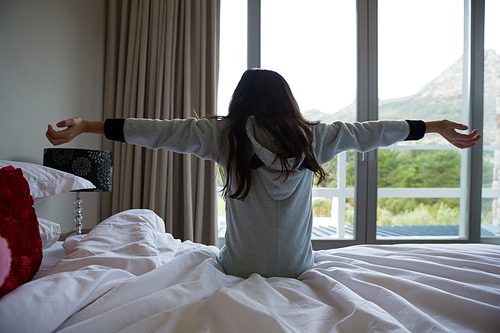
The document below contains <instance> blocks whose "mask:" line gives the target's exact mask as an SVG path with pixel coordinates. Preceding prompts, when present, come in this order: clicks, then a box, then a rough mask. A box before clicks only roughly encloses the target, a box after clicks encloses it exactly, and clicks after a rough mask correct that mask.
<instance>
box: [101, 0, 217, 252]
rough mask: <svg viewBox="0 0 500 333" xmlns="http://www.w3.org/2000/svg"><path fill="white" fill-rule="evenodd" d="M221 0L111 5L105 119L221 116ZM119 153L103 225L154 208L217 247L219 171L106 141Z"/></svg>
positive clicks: (171, 226) (178, 229) (174, 228)
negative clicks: (218, 109)
mask: <svg viewBox="0 0 500 333" xmlns="http://www.w3.org/2000/svg"><path fill="white" fill-rule="evenodd" d="M219 20H220V0H163V1H160V0H123V1H121V0H109V1H108V5H107V38H106V60H105V61H106V63H105V85H104V118H155V119H174V118H187V117H193V116H199V117H204V116H207V115H211V114H215V112H216V98H217V81H218V59H219V54H218V53H219ZM103 149H105V150H110V151H113V153H114V182H113V192H111V193H103V195H102V204H101V207H102V208H101V216H102V217H103V218H105V217H107V216H110V215H111V214H115V213H117V212H119V211H122V210H124V209H130V208H148V209H151V210H153V211H155V212H156V213H157V214H158V215H159V216H160V217H162V218H163V219H164V221H165V223H166V230H167V232H169V233H172V234H173V235H174V237H176V238H180V239H183V240H192V241H194V242H199V243H204V244H212V245H215V244H217V211H216V203H215V202H216V193H215V192H216V190H215V188H216V182H215V179H216V167H215V165H214V163H213V162H210V161H203V160H200V159H198V158H197V157H195V156H192V155H180V154H175V153H172V152H169V151H165V150H149V149H145V148H142V147H138V146H133V145H129V144H124V143H118V142H110V141H108V140H104V142H103Z"/></svg>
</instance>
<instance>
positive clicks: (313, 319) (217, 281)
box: [0, 210, 500, 333]
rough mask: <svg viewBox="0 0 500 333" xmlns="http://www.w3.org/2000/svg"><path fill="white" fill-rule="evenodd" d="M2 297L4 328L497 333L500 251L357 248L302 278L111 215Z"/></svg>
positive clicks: (147, 215)
mask: <svg viewBox="0 0 500 333" xmlns="http://www.w3.org/2000/svg"><path fill="white" fill-rule="evenodd" d="M64 245H65V247H66V248H68V249H69V250H70V251H69V253H68V255H67V256H66V257H65V258H64V259H63V260H61V261H60V262H59V263H58V264H57V265H56V267H54V268H53V269H52V270H51V271H49V272H48V273H47V274H46V275H45V276H43V277H41V278H39V279H37V280H34V281H32V282H29V283H27V284H25V285H23V286H21V287H20V288H18V289H16V290H15V291H13V292H12V293H10V294H8V295H6V296H5V297H3V298H2V299H1V300H0V331H1V332H16V333H17V332H52V331H54V330H58V331H61V332H92V333H96V332H334V331H337V332H373V331H380V332H408V331H409V332H467V331H470V332H498V331H499V328H500V247H499V246H495V245H485V244H450V245H430V244H426V245H387V246H381V245H378V246H375V245H371V246H370V245H364V246H352V247H348V248H342V249H335V250H327V251H319V252H316V253H315V262H316V264H315V266H314V267H313V268H312V269H311V270H309V271H306V272H304V273H303V274H302V275H301V276H300V277H299V278H298V279H288V278H267V279H266V278H262V277H261V276H259V275H258V274H254V275H252V276H251V277H250V278H248V279H241V278H238V277H234V276H228V275H226V274H224V273H223V272H222V271H221V270H220V268H219V266H218V264H217V261H216V255H217V253H218V249H217V248H216V247H211V246H204V245H201V244H195V243H192V242H180V241H179V240H176V239H174V238H173V237H172V236H171V235H170V234H166V233H164V224H163V221H162V220H161V219H160V218H158V217H157V216H156V215H155V214H154V213H153V212H151V211H147V210H130V211H126V212H123V213H120V214H117V215H115V216H112V217H111V218H109V219H107V220H106V221H104V222H102V223H100V224H99V225H98V226H97V227H95V228H94V229H93V230H92V232H91V233H90V234H88V235H87V236H85V237H84V238H83V239H82V240H81V241H78V240H76V239H75V240H71V239H70V240H68V241H66V242H65V244H64Z"/></svg>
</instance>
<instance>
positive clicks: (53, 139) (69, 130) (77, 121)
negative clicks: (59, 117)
mask: <svg viewBox="0 0 500 333" xmlns="http://www.w3.org/2000/svg"><path fill="white" fill-rule="evenodd" d="M56 126H57V127H59V128H62V127H66V129H64V130H62V131H56V130H55V129H54V128H53V127H52V125H50V124H49V127H48V129H47V132H46V133H45V136H46V137H47V139H49V141H50V143H52V144H53V145H54V146H59V145H61V144H63V143H68V142H70V141H71V140H73V139H74V138H75V137H77V136H78V135H80V134H82V133H85V131H86V123H85V120H83V119H82V118H79V117H75V118H71V119H67V120H63V121H60V122H58V123H57V124H56Z"/></svg>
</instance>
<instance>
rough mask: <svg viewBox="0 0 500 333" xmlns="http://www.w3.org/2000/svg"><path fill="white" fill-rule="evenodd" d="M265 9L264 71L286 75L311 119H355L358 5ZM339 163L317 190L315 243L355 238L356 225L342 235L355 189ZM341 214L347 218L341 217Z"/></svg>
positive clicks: (272, 4)
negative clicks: (353, 228) (349, 187)
mask: <svg viewBox="0 0 500 333" xmlns="http://www.w3.org/2000/svg"><path fill="white" fill-rule="evenodd" d="M305 3H307V5H305ZM261 4H262V8H261V17H262V19H261V26H262V28H261V29H262V30H261V40H262V46H261V66H262V68H266V69H271V70H274V71H277V72H278V73H280V74H281V75H283V77H284V78H285V79H286V80H287V82H288V83H289V84H290V87H291V89H292V92H293V94H294V96H295V99H296V100H297V103H298V104H299V107H300V109H301V112H302V113H303V114H304V116H305V117H306V118H307V119H309V120H322V121H323V122H333V121H335V120H345V121H353V120H355V114H356V108H355V98H356V1H355V0H350V1H345V0H336V1H332V0H310V1H307V2H304V1H301V0H265V1H262V3H261ZM338 161H339V159H338V158H335V159H334V160H333V161H331V162H330V163H327V164H325V165H324V168H325V170H326V171H327V172H328V173H329V176H328V178H327V180H326V181H325V182H324V183H322V184H321V185H320V188H314V191H315V192H314V194H313V196H317V198H315V200H314V207H315V209H314V211H315V212H314V213H315V217H314V228H315V231H314V232H313V238H314V239H323V238H326V239H328V238H332V237H334V238H339V235H340V238H350V239H352V223H351V226H350V230H351V231H350V234H348V233H347V232H343V231H342V230H345V228H346V226H345V221H346V217H347V216H349V214H351V218H352V212H351V213H349V211H348V209H349V205H347V204H345V203H346V202H347V201H346V200H352V199H348V198H347V196H348V195H351V197H352V195H353V194H351V193H350V192H352V193H353V189H346V188H347V183H346V163H347V159H346V155H345V154H344V155H343V157H342V158H341V159H340V163H338ZM351 172H352V173H354V170H352V171H351ZM350 178H353V176H351V177H350ZM333 189H334V191H332V190H333ZM339 203H340V204H339ZM338 209H341V210H342V212H344V211H345V213H341V214H339V213H338ZM332 212H333V213H332ZM339 216H340V220H339ZM339 228H340V229H339ZM339 230H340V232H339Z"/></svg>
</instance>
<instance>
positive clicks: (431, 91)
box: [304, 50, 500, 139]
mask: <svg viewBox="0 0 500 333" xmlns="http://www.w3.org/2000/svg"><path fill="white" fill-rule="evenodd" d="M484 58H485V72H484V93H485V94H484V95H485V98H484V124H485V128H484V134H485V139H486V138H494V131H495V129H496V122H497V121H496V112H495V108H499V109H498V110H497V112H499V114H500V55H498V54H497V53H496V52H495V50H487V51H485V55H484ZM462 90H463V59H462V57H461V58H460V59H458V60H457V61H456V62H455V63H454V64H453V65H451V66H450V67H449V68H447V69H446V70H445V71H443V73H441V74H440V75H439V76H438V77H436V78H435V79H433V80H432V81H431V82H429V83H427V84H426V85H425V86H423V87H422V88H421V89H420V90H419V91H418V92H417V93H416V94H414V95H411V96H406V97H399V98H393V99H386V100H380V103H379V118H380V119H406V118H411V119H424V120H431V119H443V118H446V119H450V120H453V121H457V122H461V119H462V117H461V110H462ZM497 98H498V99H499V105H498V106H496V99H497ZM355 114H356V101H354V102H352V103H351V104H350V105H349V106H347V107H345V108H343V109H341V110H339V111H338V112H336V113H334V114H325V113H323V112H321V111H320V110H307V111H306V112H304V117H305V118H307V119H310V120H321V121H323V122H333V121H336V120H342V121H354V120H355Z"/></svg>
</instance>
